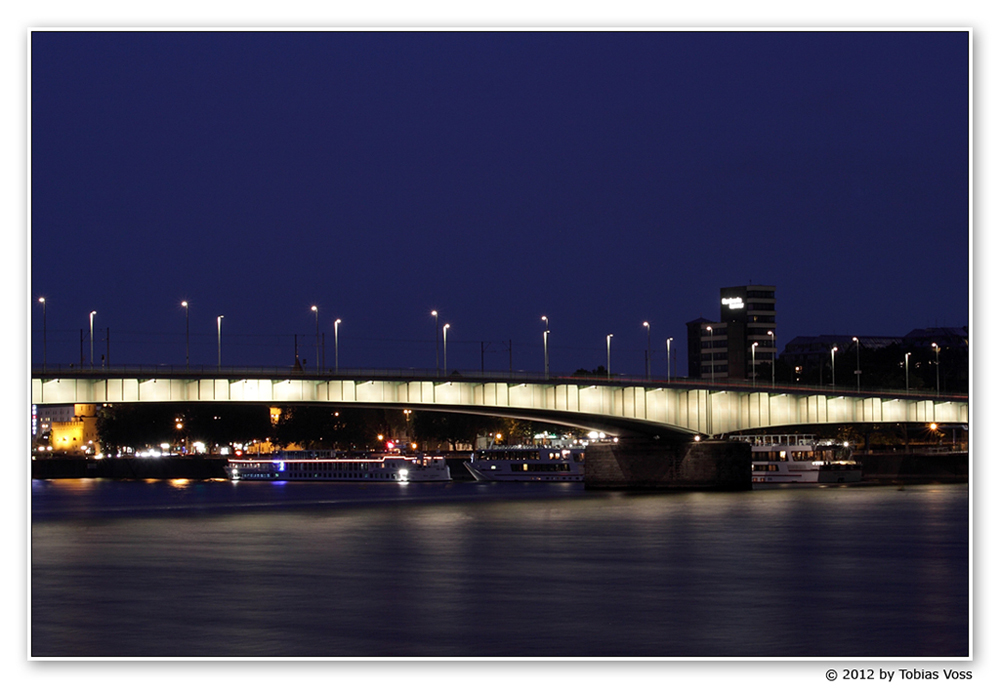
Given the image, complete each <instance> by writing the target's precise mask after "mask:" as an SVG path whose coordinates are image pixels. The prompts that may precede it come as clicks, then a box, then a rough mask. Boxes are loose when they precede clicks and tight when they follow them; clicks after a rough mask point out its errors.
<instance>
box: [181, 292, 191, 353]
mask: <svg viewBox="0 0 1000 688" xmlns="http://www.w3.org/2000/svg"><path fill="white" fill-rule="evenodd" d="M181 306H183V307H184V367H185V368H190V367H191V309H190V308H189V307H188V302H187V301H181Z"/></svg>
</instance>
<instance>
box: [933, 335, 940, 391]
mask: <svg viewBox="0 0 1000 688" xmlns="http://www.w3.org/2000/svg"><path fill="white" fill-rule="evenodd" d="M931 346H933V347H934V379H935V381H936V382H937V396H941V357H940V354H941V347H940V346H938V345H937V344H933V343H932V344H931Z"/></svg>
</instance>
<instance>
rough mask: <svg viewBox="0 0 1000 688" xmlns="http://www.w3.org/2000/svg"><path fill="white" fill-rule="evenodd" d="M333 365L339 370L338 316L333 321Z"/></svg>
mask: <svg viewBox="0 0 1000 688" xmlns="http://www.w3.org/2000/svg"><path fill="white" fill-rule="evenodd" d="M333 366H334V370H335V371H336V372H338V373H339V372H340V318H337V319H336V320H334V321H333Z"/></svg>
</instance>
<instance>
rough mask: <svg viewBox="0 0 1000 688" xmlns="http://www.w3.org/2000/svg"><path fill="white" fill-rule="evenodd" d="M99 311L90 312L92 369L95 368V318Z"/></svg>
mask: <svg viewBox="0 0 1000 688" xmlns="http://www.w3.org/2000/svg"><path fill="white" fill-rule="evenodd" d="M95 315H97V311H90V367H91V368H93V367H94V316H95Z"/></svg>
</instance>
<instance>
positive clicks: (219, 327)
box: [215, 315, 226, 370]
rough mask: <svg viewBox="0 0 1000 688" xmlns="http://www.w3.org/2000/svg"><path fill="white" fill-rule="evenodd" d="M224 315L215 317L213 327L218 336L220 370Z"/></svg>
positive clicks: (220, 368) (220, 365)
mask: <svg viewBox="0 0 1000 688" xmlns="http://www.w3.org/2000/svg"><path fill="white" fill-rule="evenodd" d="M224 317H226V316H224V315H220V316H219V317H218V318H216V319H215V327H216V330H217V331H218V338H219V370H222V319H223V318H224Z"/></svg>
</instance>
